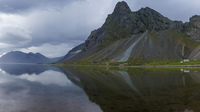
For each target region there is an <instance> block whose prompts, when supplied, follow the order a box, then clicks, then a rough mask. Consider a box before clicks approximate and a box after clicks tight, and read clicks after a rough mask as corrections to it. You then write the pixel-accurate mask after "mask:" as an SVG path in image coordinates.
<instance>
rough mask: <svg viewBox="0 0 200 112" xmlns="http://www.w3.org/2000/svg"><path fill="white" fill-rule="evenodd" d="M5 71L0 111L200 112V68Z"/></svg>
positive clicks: (28, 68) (24, 68) (28, 67)
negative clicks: (188, 69)
mask: <svg viewBox="0 0 200 112" xmlns="http://www.w3.org/2000/svg"><path fill="white" fill-rule="evenodd" d="M2 66H4V65H1V66H0V67H1V72H0V110H2V111H6V112H21V111H26V112H41V111H42V112H49V111H54V112H102V111H104V112H198V111H200V107H199V104H200V94H199V93H200V69H197V68H190V72H188V73H185V72H183V71H184V70H181V69H179V68H126V69H119V68H104V67H99V68H97V67H59V68H57V67H52V66H49V65H23V66H22V65H6V66H4V67H2ZM14 66H17V67H14Z"/></svg>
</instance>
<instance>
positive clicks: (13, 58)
mask: <svg viewBox="0 0 200 112" xmlns="http://www.w3.org/2000/svg"><path fill="white" fill-rule="evenodd" d="M59 59H60V58H58V59H54V58H52V59H50V58H47V57H45V56H44V55H42V54H40V53H36V54H34V53H23V52H21V51H11V52H9V53H7V54H5V55H3V56H2V57H1V58H0V63H51V62H55V61H57V60H59Z"/></svg>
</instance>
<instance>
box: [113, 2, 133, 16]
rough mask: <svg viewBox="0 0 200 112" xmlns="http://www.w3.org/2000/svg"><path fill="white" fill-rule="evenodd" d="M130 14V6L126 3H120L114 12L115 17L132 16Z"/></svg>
mask: <svg viewBox="0 0 200 112" xmlns="http://www.w3.org/2000/svg"><path fill="white" fill-rule="evenodd" d="M130 13H131V9H130V8H129V6H128V4H127V3H126V2H124V1H122V2H118V3H117V5H116V6H115V9H114V11H113V15H121V16H123V15H126V14H130Z"/></svg>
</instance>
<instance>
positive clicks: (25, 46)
mask: <svg viewBox="0 0 200 112" xmlns="http://www.w3.org/2000/svg"><path fill="white" fill-rule="evenodd" d="M125 1H126V2H127V3H128V5H129V7H130V8H131V10H132V11H137V10H139V9H140V8H142V7H147V6H148V7H150V8H152V9H154V10H156V11H158V12H159V13H161V14H162V15H164V16H166V17H168V18H169V19H172V20H181V21H183V22H186V21H189V18H190V17H191V16H193V15H200V6H199V4H200V0H125ZM117 2H119V0H0V55H2V54H4V53H7V52H9V51H14V50H20V51H23V52H33V53H36V52H40V53H42V54H44V55H45V56H47V57H58V56H63V55H65V54H66V53H67V52H68V51H69V50H70V49H72V48H73V47H75V46H76V45H78V44H80V43H82V42H84V41H85V40H86V39H87V37H88V36H89V34H90V32H91V31H92V30H94V29H97V28H99V27H101V25H102V24H103V23H104V22H105V19H106V17H107V15H108V14H110V13H112V12H113V9H114V7H115V5H116V3H117Z"/></svg>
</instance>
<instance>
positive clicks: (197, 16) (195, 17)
mask: <svg viewBox="0 0 200 112" xmlns="http://www.w3.org/2000/svg"><path fill="white" fill-rule="evenodd" d="M194 21H200V15H194V16H192V17H191V18H190V22H194Z"/></svg>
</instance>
